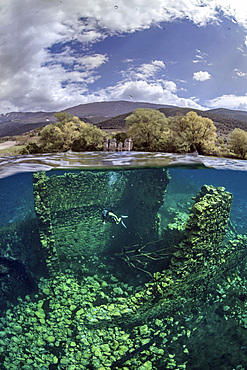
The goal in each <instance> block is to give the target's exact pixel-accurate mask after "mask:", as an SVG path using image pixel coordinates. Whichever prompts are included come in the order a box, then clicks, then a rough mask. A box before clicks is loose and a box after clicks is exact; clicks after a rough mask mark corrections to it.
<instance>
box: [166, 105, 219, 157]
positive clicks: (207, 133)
mask: <svg viewBox="0 0 247 370" xmlns="http://www.w3.org/2000/svg"><path fill="white" fill-rule="evenodd" d="M170 130H171V133H172V134H171V137H172V142H173V151H175V152H182V153H191V152H193V151H195V150H197V151H198V153H199V154H211V153H212V152H213V151H214V150H215V141H216V138H217V135H216V127H215V125H214V123H213V121H212V120H211V119H209V118H205V117H201V116H199V115H198V114H197V113H196V112H193V111H191V112H188V113H187V114H186V116H176V117H173V118H170Z"/></svg>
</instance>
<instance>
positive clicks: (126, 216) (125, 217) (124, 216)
mask: <svg viewBox="0 0 247 370" xmlns="http://www.w3.org/2000/svg"><path fill="white" fill-rule="evenodd" d="M121 217H122V218H128V217H129V216H121Z"/></svg>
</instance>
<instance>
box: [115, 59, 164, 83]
mask: <svg viewBox="0 0 247 370" xmlns="http://www.w3.org/2000/svg"><path fill="white" fill-rule="evenodd" d="M165 67H166V66H165V63H164V62H162V61H161V60H153V61H152V62H150V63H143V64H141V65H140V67H135V68H133V67H131V68H129V69H128V70H127V71H123V72H122V74H123V76H126V77H127V78H129V79H133V80H148V79H152V78H154V77H155V75H156V74H157V73H158V72H160V71H162V70H163V69H165Z"/></svg>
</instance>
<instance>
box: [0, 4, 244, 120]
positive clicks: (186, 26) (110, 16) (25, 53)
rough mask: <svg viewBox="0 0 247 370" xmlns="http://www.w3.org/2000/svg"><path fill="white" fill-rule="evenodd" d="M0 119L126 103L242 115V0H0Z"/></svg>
mask: <svg viewBox="0 0 247 370" xmlns="http://www.w3.org/2000/svg"><path fill="white" fill-rule="evenodd" d="M0 39H1V43H0V77H1V78H0V85H1V87H0V113H8V112H12V111H38V110H44V111H58V110H61V109H65V108H67V107H71V106H74V105H78V104H84V103H90V102H95V101H109V100H131V101H147V102H152V103H157V104H168V105H176V106H180V107H193V108H198V109H212V108H219V107H223V108H229V109H241V110H247V89H246V82H247V3H246V4H245V2H244V1H243V0H154V1H153V2H150V1H148V0H114V1H113V0H83V1H81V0H52V1H48V0H32V1H31V0H2V2H1V5H0Z"/></svg>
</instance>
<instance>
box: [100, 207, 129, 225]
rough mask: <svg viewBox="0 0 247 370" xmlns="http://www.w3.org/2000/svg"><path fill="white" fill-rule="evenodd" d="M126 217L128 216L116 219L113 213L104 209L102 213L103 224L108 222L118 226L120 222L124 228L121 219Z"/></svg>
mask: <svg viewBox="0 0 247 370" xmlns="http://www.w3.org/2000/svg"><path fill="white" fill-rule="evenodd" d="M127 217H128V216H121V217H117V216H116V215H115V214H114V213H113V212H111V211H108V210H107V209H105V208H104V209H103V211H102V219H103V223H105V222H106V221H108V222H111V223H113V224H116V225H118V224H119V223H120V222H121V224H122V225H123V226H124V227H125V228H126V225H125V224H124V223H123V221H122V218H127Z"/></svg>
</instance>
